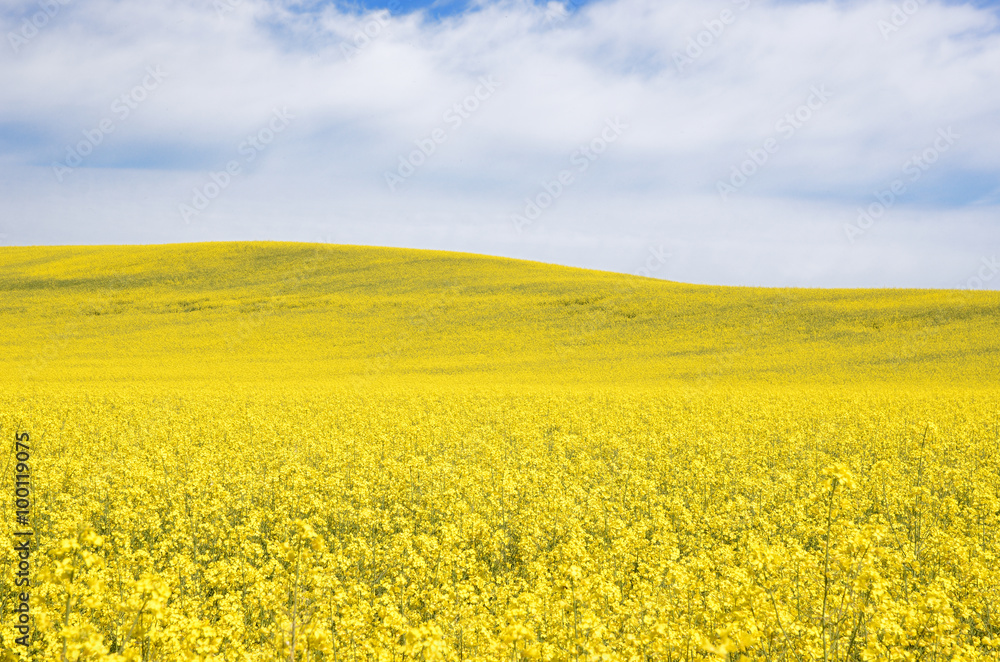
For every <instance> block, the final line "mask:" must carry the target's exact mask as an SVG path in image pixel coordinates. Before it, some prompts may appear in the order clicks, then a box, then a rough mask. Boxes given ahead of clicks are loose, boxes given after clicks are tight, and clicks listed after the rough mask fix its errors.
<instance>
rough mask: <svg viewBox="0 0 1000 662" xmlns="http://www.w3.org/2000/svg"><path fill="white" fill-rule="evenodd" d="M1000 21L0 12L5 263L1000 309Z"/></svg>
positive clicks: (64, 8) (108, 6) (875, 16)
mask: <svg viewBox="0 0 1000 662" xmlns="http://www.w3.org/2000/svg"><path fill="white" fill-rule="evenodd" d="M63 2H65V4H63ZM998 4H1000V3H998V2H995V1H994V2H940V1H936V0H923V1H921V0H906V1H905V2H901V1H898V0H886V1H881V0H872V1H867V2H861V1H836V2H834V1H821V0H816V1H797V2H789V1H787V0H785V1H780V0H675V1H673V2H664V1H662V0H591V1H590V2H573V3H567V2H562V3H560V2H555V1H552V2H548V1H546V2H542V1H537V2H531V1H529V0H469V1H468V2H403V1H402V0H399V2H398V4H393V3H392V2H387V3H370V4H364V3H343V2H303V1H301V0H161V1H159V2H156V3H129V2H125V1H124V0H51V1H48V0H10V1H9V2H7V3H6V4H5V7H4V9H2V10H0V35H2V36H4V37H5V38H4V43H2V44H0V88H2V89H4V91H5V92H4V95H2V96H0V244H9V245H26V244H91V243H159V242H177V241H206V240H236V239H283V240H296V241H326V242H335V243H354V244H367V245H397V246H410V247H417V248H434V249H445V250H461V251H470V252H476V253H485V254H493V255H505V256H510V257H519V258H526V259H535V260H542V261H546V262H556V263H561V264H570V265H575V266H582V267H589V268H599V269H608V270H615V271H622V272H629V273H637V272H640V271H642V270H646V271H645V273H649V275H651V276H654V277H659V278H668V279H671V280H681V281H688V282H701V283H719V284H748V285H795V286H875V287H880V286H912V287H957V286H975V287H988V288H991V289H995V288H997V287H1000V274H997V275H996V277H993V278H990V279H988V280H983V279H979V280H976V279H977V278H978V276H977V275H976V274H978V273H979V271H980V270H981V268H982V266H981V265H982V264H983V261H984V260H985V261H986V263H989V264H993V262H991V260H992V259H993V258H994V257H995V255H996V254H997V253H998V252H1000V251H998V249H1000V246H998V244H1000V224H998V222H1000V213H998V212H1000V131H997V130H996V129H997V126H998V125H1000V31H998V26H1000V21H998ZM46 7H48V10H47V11H46ZM667 253H669V254H670V256H671V257H670V259H669V260H668V261H666V262H665V263H662V264H660V263H658V264H657V265H656V269H655V270H653V271H650V270H648V269H647V268H646V266H645V265H646V264H647V261H648V259H649V255H651V254H658V255H662V254H667Z"/></svg>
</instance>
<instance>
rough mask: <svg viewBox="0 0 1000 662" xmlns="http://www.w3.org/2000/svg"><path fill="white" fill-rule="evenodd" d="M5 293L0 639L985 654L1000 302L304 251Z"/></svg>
mask: <svg viewBox="0 0 1000 662" xmlns="http://www.w3.org/2000/svg"><path fill="white" fill-rule="evenodd" d="M87 250H89V251H91V253H89V254H88V255H83V253H85V252H86V251H87ZM74 251H75V252H74ZM88 260H89V262H88ZM88 265H89V266H88ZM268 269H270V271H269V270H268ZM289 274H292V275H291V276H290V275H289ZM0 292H2V294H3V299H2V302H0V319H2V321H3V322H4V325H3V329H2V330H0V341H2V342H3V343H4V354H3V355H2V356H0V368H2V373H0V374H2V376H0V434H2V435H3V437H4V439H5V451H4V455H3V456H0V466H3V467H4V474H3V476H4V478H3V486H2V489H3V490H4V492H5V494H6V495H9V497H7V498H5V499H4V501H3V503H4V508H3V512H2V515H0V570H2V574H0V601H2V609H3V612H4V623H3V627H2V630H0V642H2V646H3V650H4V654H5V655H6V659H11V660H14V659H24V660H28V659H30V660H63V659H65V660H204V661H209V660H212V661H222V660H227V661H228V660H274V661H279V660H299V661H301V662H308V661H309V660H338V661H345V662H347V661H353V660H358V661H361V660H399V661H402V660H414V661H416V660H428V661H429V660H470V661H472V660H483V661H487V660H489V661H493V660H497V661H506V660H513V661H517V660H559V661H567V662H568V661H573V662H578V661H581V662H582V661H598V660H622V661H624V660H637V661H644V662H645V661H647V660H648V661H652V660H693V659H722V658H725V657H728V658H730V659H734V660H735V659H754V660H803V661H804V660H824V661H830V660H928V661H930V660H960V659H984V660H996V659H1000V622H998V621H1000V607H998V605H1000V570H998V561H1000V387H998V386H997V385H996V382H995V376H996V374H997V372H998V370H997V369H998V367H1000V363H998V356H1000V353H998V349H1000V339H998V337H997V334H996V328H998V327H997V324H996V323H997V322H998V321H1000V320H998V317H1000V313H998V311H1000V295H998V294H996V293H990V292H978V293H954V292H953V293H934V292H914V291H898V292H873V291H850V290H842V291H809V290H753V289H735V288H734V289H727V288H709V287H695V286H684V285H679V284H674V283H664V282H658V281H650V280H646V279H639V278H631V277H626V276H618V275H614V274H602V273H598V272H585V271H578V270H571V269H562V268H557V267H546V266H544V265H537V264H531V263H516V262H512V261H501V260H491V259H487V258H476V257H473V256H449V255H447V254H440V253H421V252H417V251H395V252H394V251H389V250H381V251H379V250H376V249H345V248H343V247H323V248H315V247H302V246H295V245H263V246H262V245H236V246H232V245H230V246H223V247H217V246H216V247H213V246H188V247H158V248H157V247H142V248H134V249H128V250H123V249H0ZM24 433H28V435H29V437H24V438H22V442H21V443H22V444H23V445H24V446H26V447H27V448H28V450H26V451H22V452H24V453H27V454H29V455H30V458H29V459H27V460H25V459H24V458H23V457H19V456H17V455H16V451H17V448H16V447H15V435H16V434H18V435H20V434H24ZM22 465H23V466H22ZM19 475H21V476H24V475H30V480H28V479H25V480H27V481H28V482H30V508H28V512H29V515H28V516H27V518H26V519H24V520H22V521H18V518H17V511H18V510H20V509H21V507H20V506H19V505H17V502H16V500H15V490H16V487H17V485H18V482H17V481H18V480H19V479H18V478H17V476H19ZM25 532H30V533H31V545H32V546H31V552H30V555H29V556H30V559H29V560H30V570H29V571H28V574H27V575H21V574H19V572H20V570H19V568H21V567H22V566H20V565H19V563H20V561H21V560H23V558H24V557H23V556H19V552H18V549H19V548H18V547H17V545H18V544H20V543H22V542H23V540H24V538H25V536H24V535H23V534H24V533H25ZM26 576H27V577H28V578H29V579H30V584H28V585H27V586H25V585H23V584H19V583H18V582H19V581H20V580H22V579H24V578H25V577H26ZM25 591H30V596H29V598H30V599H29V600H28V601H27V603H26V604H27V605H28V608H27V609H28V610H29V611H30V619H29V624H30V637H29V641H28V642H27V644H28V645H27V646H25V645H22V643H18V642H17V638H18V637H19V636H21V634H20V633H19V632H18V630H17V629H16V627H17V625H18V623H19V621H18V619H19V618H20V615H19V613H18V611H17V610H18V609H19V605H20V604H25V603H24V602H23V601H22V599H21V597H22V596H21V593H23V592H25Z"/></svg>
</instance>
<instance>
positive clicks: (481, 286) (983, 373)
mask: <svg viewBox="0 0 1000 662" xmlns="http://www.w3.org/2000/svg"><path fill="white" fill-rule="evenodd" d="M0 320H2V321H3V325H2V327H0V344H2V346H3V348H4V351H3V352H2V353H0V382H2V383H6V384H8V385H16V384H24V383H38V382H65V381H84V382H88V381H93V382H149V381H160V380H179V381H186V380H199V381H203V380H212V381H214V380H225V381H231V382H255V381H258V380H267V381H285V382H300V381H304V382H316V381H320V382H338V383H345V384H353V385H356V386H367V385H374V384H380V383H390V382H391V383H398V382H400V381H404V382H410V381H426V380H432V381H439V382H441V383H459V384H461V383H483V382H494V383H506V384H529V383H538V384H549V383H561V384H565V383H588V384H600V383H612V382H623V381H628V382H630V383H638V384H647V385H649V384H654V385H655V384H657V383H663V384H666V383H678V382H682V383H686V384H689V385H693V386H708V385H713V384H716V383H720V382H724V381H728V380H729V379H730V378H738V379H739V380H747V379H750V380H762V381H769V382H777V383H787V382H795V383H817V384H839V383H845V382H851V383H855V382H858V381H878V382H885V381H890V382H892V381H899V382H904V381H905V382H907V383H917V382H924V381H927V382H931V381H932V382H934V383H937V384H944V383H960V384H969V385H972V384H984V383H990V380H992V379H994V378H995V375H996V372H997V368H998V367H1000V334H997V332H996V329H997V328H998V322H1000V293H996V292H965V291H961V292H960V291H928V290H808V289H764V288H731V287H711V286H696V285H684V284H679V283H672V282H664V281H659V280H653V279H644V278H639V277H634V276H626V275H620V274H613V273H605V272H597V271H588V270H581V269H572V268H566V267H558V266H552V265H546V264H540V263H533V262H524V261H518V260H509V259H500V258H492V257H484V256H477V255H468V254H460V253H445V252H436V251H418V250H405V249H389V248H366V247H351V246H332V245H315V244H295V243H270V242H268V243H258V242H254V243H212V244H182V245H166V246H129V247H112V246H96V247H31V248H17V247H15V248H10V247H6V248H0Z"/></svg>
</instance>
